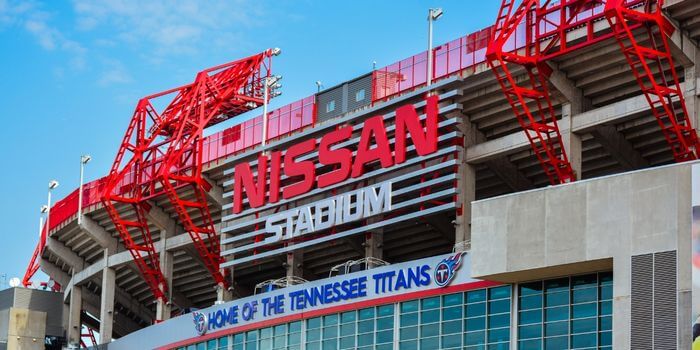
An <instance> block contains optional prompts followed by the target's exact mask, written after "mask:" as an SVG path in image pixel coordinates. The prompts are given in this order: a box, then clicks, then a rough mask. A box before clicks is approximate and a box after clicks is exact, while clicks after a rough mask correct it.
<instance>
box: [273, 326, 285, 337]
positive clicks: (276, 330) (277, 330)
mask: <svg viewBox="0 0 700 350" xmlns="http://www.w3.org/2000/svg"><path fill="white" fill-rule="evenodd" d="M286 333H287V324H280V325H277V326H275V328H274V334H275V335H282V334H286Z"/></svg>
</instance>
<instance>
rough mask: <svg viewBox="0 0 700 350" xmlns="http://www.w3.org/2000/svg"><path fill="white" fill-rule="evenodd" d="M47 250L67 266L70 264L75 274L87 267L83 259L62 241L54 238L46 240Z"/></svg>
mask: <svg viewBox="0 0 700 350" xmlns="http://www.w3.org/2000/svg"><path fill="white" fill-rule="evenodd" d="M46 249H48V250H50V251H51V252H52V253H53V254H55V255H56V256H58V257H59V258H60V259H61V260H63V261H64V262H65V263H66V264H68V265H69V266H70V267H71V268H72V269H73V272H74V273H77V272H78V271H81V270H82V269H83V267H84V265H85V261H84V260H83V258H81V257H80V256H78V254H76V253H74V252H73V251H72V250H71V249H70V248H68V247H66V246H65V244H63V243H62V242H61V241H59V240H57V239H56V238H53V237H47V238H46Z"/></svg>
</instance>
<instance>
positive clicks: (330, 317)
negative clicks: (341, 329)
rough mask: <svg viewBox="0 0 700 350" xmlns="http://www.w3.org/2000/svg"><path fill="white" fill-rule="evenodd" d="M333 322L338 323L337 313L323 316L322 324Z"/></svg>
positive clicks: (326, 324) (327, 324) (330, 324)
mask: <svg viewBox="0 0 700 350" xmlns="http://www.w3.org/2000/svg"><path fill="white" fill-rule="evenodd" d="M334 324H338V315H327V316H323V325H324V326H332V325H334Z"/></svg>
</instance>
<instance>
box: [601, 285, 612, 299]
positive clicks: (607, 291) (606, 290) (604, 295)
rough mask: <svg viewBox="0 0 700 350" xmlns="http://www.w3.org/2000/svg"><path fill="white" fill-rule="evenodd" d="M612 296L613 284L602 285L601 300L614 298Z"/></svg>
mask: <svg viewBox="0 0 700 350" xmlns="http://www.w3.org/2000/svg"><path fill="white" fill-rule="evenodd" d="M612 296H613V288H612V285H610V286H601V287H600V300H609V299H612Z"/></svg>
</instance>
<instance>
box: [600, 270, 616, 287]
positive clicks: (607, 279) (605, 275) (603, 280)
mask: <svg viewBox="0 0 700 350" xmlns="http://www.w3.org/2000/svg"><path fill="white" fill-rule="evenodd" d="M598 278H599V279H600V284H601V285H612V283H613V275H612V272H601V273H599V274H598Z"/></svg>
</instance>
